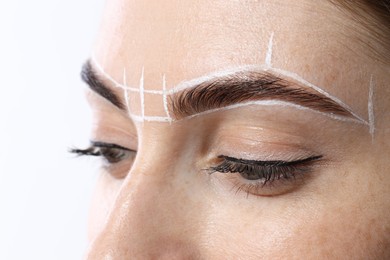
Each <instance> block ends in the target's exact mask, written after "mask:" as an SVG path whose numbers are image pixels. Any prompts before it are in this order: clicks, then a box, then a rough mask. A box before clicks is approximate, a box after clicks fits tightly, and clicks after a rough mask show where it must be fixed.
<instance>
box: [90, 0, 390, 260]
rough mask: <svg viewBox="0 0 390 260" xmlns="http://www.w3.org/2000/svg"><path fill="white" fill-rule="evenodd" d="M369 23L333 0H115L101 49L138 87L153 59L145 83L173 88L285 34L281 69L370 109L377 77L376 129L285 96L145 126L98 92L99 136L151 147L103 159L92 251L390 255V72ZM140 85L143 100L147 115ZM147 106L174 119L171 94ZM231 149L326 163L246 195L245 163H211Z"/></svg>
mask: <svg viewBox="0 0 390 260" xmlns="http://www.w3.org/2000/svg"><path fill="white" fill-rule="evenodd" d="M361 30H363V29H362V27H360V26H359V25H358V24H357V23H356V22H355V21H354V20H352V19H351V18H350V17H349V16H348V15H345V13H344V12H343V11H342V10H340V9H338V8H336V7H335V6H334V5H332V4H331V3H329V2H328V1H306V0H293V1H288V3H287V2H286V1H275V0H272V1H271V0H260V1H249V0H248V1H206V0H205V1H203V0H202V1H191V2H189V1H174V0H167V1H141V0H132V1H128V0H127V1H124V0H110V1H108V2H107V6H106V11H105V15H104V19H103V22H102V26H101V30H100V34H99V37H98V40H97V42H96V45H95V46H94V49H93V52H94V54H95V56H96V59H97V60H98V61H99V62H100V65H101V66H102V67H103V68H105V70H106V72H107V73H108V74H109V75H110V76H112V77H113V78H114V79H115V80H117V81H118V82H123V69H124V68H126V82H127V84H129V85H131V86H138V84H139V80H140V76H141V71H142V68H144V71H145V75H144V78H145V85H144V87H145V89H150V90H153V89H159V90H161V89H162V83H161V82H162V75H163V74H165V75H166V78H167V89H170V88H172V87H174V86H175V85H176V84H178V83H179V82H181V81H183V80H189V79H192V78H195V77H199V76H202V75H204V74H207V73H210V72H213V71H218V70H221V69H225V68H229V67H232V66H239V65H247V64H259V65H261V64H263V63H264V60H265V56H266V51H267V46H268V40H269V37H270V35H271V33H272V32H273V33H274V52H273V59H272V66H273V67H275V68H281V69H284V70H288V71H292V72H294V73H297V74H299V75H301V76H302V77H303V78H305V79H306V80H308V81H309V82H313V83H314V84H316V85H318V86H320V87H321V88H322V89H324V90H325V91H327V92H328V93H330V94H331V95H333V96H335V97H337V98H339V99H340V100H342V101H343V102H344V103H346V104H348V105H349V106H350V107H351V108H352V109H353V111H354V112H355V113H356V114H358V115H360V116H362V117H363V118H365V119H368V111H367V105H368V88H369V83H370V78H371V75H373V77H374V79H375V89H374V103H373V104H374V112H375V134H374V136H372V135H370V133H369V129H368V127H367V126H366V125H362V124H356V123H351V122H343V121H338V120H334V119H331V118H329V117H325V116H323V115H320V114H318V113H313V112H310V111H302V110H297V109H291V108H285V107H279V106H275V107H261V106H253V107H245V108H237V109H232V110H226V111H220V112H216V113H211V114H209V115H204V116H200V117H196V118H193V119H191V120H184V121H180V122H175V123H172V124H169V123H158V122H144V123H142V122H133V121H132V120H131V119H130V118H129V117H128V116H127V114H126V113H125V112H123V111H120V110H119V109H117V108H115V107H114V106H113V105H112V104H110V103H109V102H107V101H106V100H104V99H103V98H101V97H100V96H98V95H97V94H95V93H92V92H91V91H89V92H88V93H87V97H88V100H89V102H90V104H91V107H92V111H93V115H94V118H95V123H94V126H93V131H92V137H91V139H92V140H97V141H102V142H107V143H114V144H118V145H121V146H123V147H126V148H129V149H134V150H137V155H136V157H135V160H134V162H133V161H132V160H131V159H127V160H125V161H124V162H121V163H119V164H117V165H111V166H107V164H105V165H103V167H102V174H101V176H100V178H99V181H98V183H97V186H96V192H95V196H94V201H93V203H92V207H91V214H90V222H89V223H90V226H89V239H90V241H91V245H90V248H89V250H88V252H87V254H86V258H87V259H157V258H158V259H386V258H387V259H388V258H389V257H390V250H389V248H390V218H389V217H388V212H389V209H390V200H389V196H390V178H388V176H389V174H390V172H389V169H390V161H389V159H388V158H389V155H390V145H389V144H390V142H389V140H390V120H389V116H388V115H389V114H390V103H389V102H388V100H389V99H390V90H389V88H388V86H387V84H386V82H390V73H389V72H390V71H389V66H388V65H386V64H384V63H383V62H379V61H378V60H376V59H375V58H374V56H373V55H371V50H370V49H369V48H367V47H366V46H365V45H363V44H362V42H363V41H356V40H354V39H355V38H356V37H360V36H361V35H362V34H361ZM373 44H374V47H375V43H373ZM106 83H107V84H110V82H109V81H107V82H106ZM112 90H113V91H114V92H115V93H116V94H118V95H119V96H120V97H123V92H122V91H121V90H120V89H118V88H115V87H113V86H112ZM138 95H139V94H134V95H133V94H132V96H131V100H132V103H131V105H130V108H131V113H135V114H138V115H139V114H140V113H141V111H140V100H139V96H138ZM145 114H147V115H158V116H164V115H165V111H164V108H163V105H162V102H161V99H154V100H153V97H151V96H145ZM220 154H223V155H228V156H232V157H236V158H245V159H250V160H269V159H277V160H287V161H288V160H290V161H291V160H296V159H297V158H301V157H304V156H307V155H322V156H323V160H321V161H320V162H318V163H315V164H314V165H313V167H312V168H311V170H310V171H309V173H308V174H304V175H302V178H297V180H296V181H295V182H291V183H290V182H275V183H274V184H272V185H271V186H267V187H263V188H259V189H256V191H257V193H258V194H257V195H254V194H248V193H247V192H246V191H245V190H240V191H237V185H239V184H237V183H241V184H242V183H244V182H245V180H244V179H242V178H240V176H239V174H237V173H226V174H223V173H213V174H211V175H210V174H207V173H205V171H204V170H202V169H205V168H208V167H211V166H213V165H215V164H213V163H214V162H215V160H216V157H217V156H218V155H220ZM123 173H124V174H123Z"/></svg>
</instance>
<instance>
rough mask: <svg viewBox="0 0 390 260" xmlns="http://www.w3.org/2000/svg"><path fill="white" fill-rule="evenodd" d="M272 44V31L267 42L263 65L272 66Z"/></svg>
mask: <svg viewBox="0 0 390 260" xmlns="http://www.w3.org/2000/svg"><path fill="white" fill-rule="evenodd" d="M273 44H274V33H273V32H272V33H271V37H270V38H269V42H268V49H267V55H266V56H265V66H267V67H270V68H271V67H272V49H273Z"/></svg>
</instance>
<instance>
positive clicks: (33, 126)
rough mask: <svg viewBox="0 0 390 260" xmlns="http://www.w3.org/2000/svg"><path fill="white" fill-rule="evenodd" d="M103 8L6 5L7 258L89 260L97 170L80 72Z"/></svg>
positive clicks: (0, 130) (0, 58)
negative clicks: (89, 156) (90, 154)
mask: <svg viewBox="0 0 390 260" xmlns="http://www.w3.org/2000/svg"><path fill="white" fill-rule="evenodd" d="M102 10H103V0H61V1H60V0H35V1H31V0H12V1H11V0H8V1H7V0H0V259H4V260H8V259H11V260H12V259H40V260H41V259H50V260H52V259H56V260H57V259H67V260H70V259H80V258H82V255H83V252H84V250H85V247H86V246H87V240H86V228H87V213H88V204H89V200H90V197H91V193H92V189H93V184H94V180H95V178H96V174H95V169H94V165H93V164H92V163H91V162H88V161H85V160H83V159H74V158H73V156H71V155H69V154H68V153H67V149H68V148H69V147H71V146H72V145H78V144H85V143H87V141H88V130H89V129H88V128H89V122H90V118H89V116H90V115H89V111H88V107H87V105H86V102H85V101H84V97H83V87H84V85H83V84H82V83H81V81H80V79H79V71H80V68H81V65H82V63H83V61H84V60H85V59H86V58H87V57H88V55H89V53H90V49H91V46H92V43H93V41H94V39H95V37H96V35H97V29H98V25H99V21H100V17H101V14H102Z"/></svg>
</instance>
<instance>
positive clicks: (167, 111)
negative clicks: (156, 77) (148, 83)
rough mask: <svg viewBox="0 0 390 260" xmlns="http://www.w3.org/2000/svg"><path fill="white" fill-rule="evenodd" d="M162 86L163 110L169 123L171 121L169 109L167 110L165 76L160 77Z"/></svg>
mask: <svg viewBox="0 0 390 260" xmlns="http://www.w3.org/2000/svg"><path fill="white" fill-rule="evenodd" d="M162 84H163V103H164V110H165V113H166V114H167V117H168V118H169V121H170V122H171V121H172V118H171V115H170V114H169V109H168V98H167V79H166V76H165V74H164V75H163V77H162Z"/></svg>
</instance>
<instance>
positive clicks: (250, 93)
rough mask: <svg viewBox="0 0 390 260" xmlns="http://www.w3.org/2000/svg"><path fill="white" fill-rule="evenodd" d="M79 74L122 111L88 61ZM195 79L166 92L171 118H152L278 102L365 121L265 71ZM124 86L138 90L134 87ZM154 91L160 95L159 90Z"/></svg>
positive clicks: (332, 101)
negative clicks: (193, 82) (193, 81)
mask: <svg viewBox="0 0 390 260" xmlns="http://www.w3.org/2000/svg"><path fill="white" fill-rule="evenodd" d="M98 69H99V67H98ZM103 75H105V74H103ZM81 77H82V79H83V81H84V82H85V83H87V84H88V86H89V87H90V89H91V90H93V91H94V92H96V93H97V94H99V95H100V96H102V97H103V98H105V99H106V100H108V101H109V102H111V103H112V104H113V105H115V106H116V107H118V108H119V109H121V110H124V111H126V105H125V104H124V103H123V102H122V101H121V98H119V96H118V95H116V94H115V93H114V91H113V90H112V89H111V88H110V87H109V86H108V85H107V84H106V83H105V82H104V81H103V79H102V78H101V77H100V75H99V74H98V73H97V71H96V70H95V69H94V66H92V64H91V60H88V61H87V62H85V64H84V66H83V68H82V72H81ZM109 80H110V81H112V82H111V83H114V85H115V86H117V87H121V88H124V87H126V86H121V85H120V84H119V83H117V82H115V81H113V79H110V78H109ZM189 82H192V81H189ZM189 82H184V83H189ZM195 82H196V83H195V84H192V83H190V85H189V86H188V84H184V88H183V85H182V86H177V87H176V88H173V89H170V90H168V91H167V92H166V94H167V98H169V100H168V102H167V103H168V104H167V108H166V110H169V112H168V113H169V114H170V115H172V118H171V117H167V118H165V117H161V118H160V117H153V118H158V119H159V121H161V122H170V121H171V120H172V119H173V120H181V119H184V118H189V117H194V116H197V115H201V114H204V113H209V112H213V111H216V110H218V109H222V108H225V109H228V108H234V107H242V106H247V105H275V104H279V105H289V106H292V107H296V108H300V109H302V108H307V109H310V110H314V111H318V112H320V113H322V114H325V115H327V116H330V117H332V118H336V119H341V120H352V121H354V122H357V123H362V124H367V122H366V121H364V120H363V119H361V118H360V117H359V116H357V115H356V114H354V113H353V112H352V111H351V110H350V109H349V107H348V106H346V105H344V104H342V103H340V102H337V99H332V98H331V96H330V95H325V94H323V93H319V92H317V91H316V90H313V89H311V88H309V87H307V86H306V87H304V86H305V85H301V84H299V83H296V82H293V81H291V80H287V79H283V78H281V77H279V76H276V75H274V74H273V73H271V72H269V71H261V70H260V71H259V70H239V71H236V72H234V73H229V74H227V75H223V76H217V77H211V78H210V77H206V78H205V79H203V80H195ZM128 89H129V90H131V91H137V92H139V91H140V90H139V89H136V88H128ZM151 92H152V91H150V93H151ZM154 92H161V91H153V93H154ZM145 93H146V91H145ZM154 94H156V93H154ZM158 94H159V95H163V92H161V93H158ZM275 101H276V102H275ZM129 112H130V111H129ZM134 118H137V117H136V116H135V117H134ZM148 118H149V117H148V116H146V117H145V119H146V120H147V119H148Z"/></svg>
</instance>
